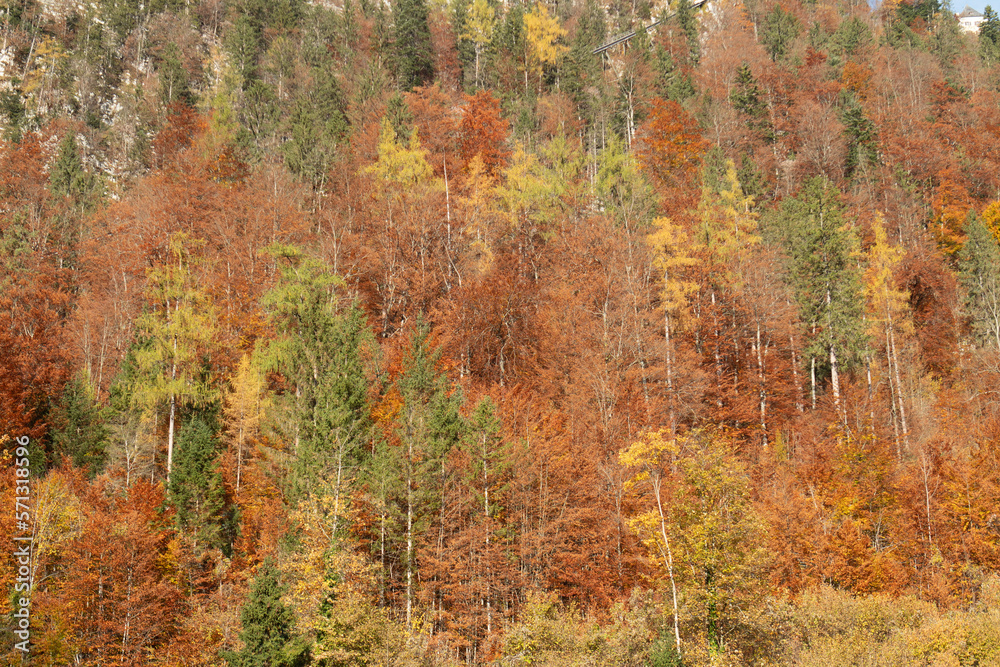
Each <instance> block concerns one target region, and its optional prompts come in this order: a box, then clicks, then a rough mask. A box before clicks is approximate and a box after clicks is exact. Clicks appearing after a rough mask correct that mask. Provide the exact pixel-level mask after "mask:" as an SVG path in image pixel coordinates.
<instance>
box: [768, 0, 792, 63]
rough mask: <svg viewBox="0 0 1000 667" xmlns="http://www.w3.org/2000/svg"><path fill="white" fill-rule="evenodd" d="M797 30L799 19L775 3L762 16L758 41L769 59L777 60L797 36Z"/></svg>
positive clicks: (783, 55)
mask: <svg viewBox="0 0 1000 667" xmlns="http://www.w3.org/2000/svg"><path fill="white" fill-rule="evenodd" d="M799 31H800V27H799V21H798V19H797V18H795V15H794V14H792V13H790V12H788V11H785V9H784V8H783V7H782V6H781V5H775V6H774V9H772V10H771V11H770V12H768V14H767V16H765V17H764V24H763V25H762V26H761V34H760V43H761V44H762V45H763V46H764V48H765V49H766V50H767V53H768V55H770V56H771V60H774V61H777V60H780V59H782V58H784V57H785V53H787V51H788V47H789V46H790V45H791V42H792V40H793V39H795V38H796V37H798V36H799Z"/></svg>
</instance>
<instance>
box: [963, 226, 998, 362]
mask: <svg viewBox="0 0 1000 667" xmlns="http://www.w3.org/2000/svg"><path fill="white" fill-rule="evenodd" d="M965 232H966V234H967V235H968V239H967V240H966V242H965V245H964V246H963V247H962V250H961V252H960V253H959V278H960V280H961V282H962V287H964V288H965V314H966V316H967V317H968V318H969V324H970V326H971V329H972V334H973V336H974V337H975V339H976V342H977V343H979V344H980V345H982V346H984V347H986V346H989V347H993V346H996V349H997V351H998V352H1000V245H998V243H997V239H996V237H994V236H993V234H991V233H990V230H988V229H987V228H986V226H985V225H983V223H982V222H980V221H979V220H978V219H976V218H975V216H970V220H969V222H968V223H967V225H966V230H965Z"/></svg>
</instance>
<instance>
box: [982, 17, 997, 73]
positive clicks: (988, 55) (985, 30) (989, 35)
mask: <svg viewBox="0 0 1000 667" xmlns="http://www.w3.org/2000/svg"><path fill="white" fill-rule="evenodd" d="M979 56H980V57H981V58H982V59H983V61H984V62H985V63H987V64H989V65H996V64H997V63H998V62H1000V18H997V13H996V12H995V11H993V7H991V6H990V5H986V9H984V10H983V22H982V23H980V24H979Z"/></svg>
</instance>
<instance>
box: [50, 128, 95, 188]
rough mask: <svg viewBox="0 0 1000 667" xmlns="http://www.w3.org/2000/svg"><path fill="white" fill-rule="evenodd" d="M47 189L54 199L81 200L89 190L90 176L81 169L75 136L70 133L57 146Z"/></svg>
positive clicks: (81, 163) (81, 162) (81, 164)
mask: <svg viewBox="0 0 1000 667" xmlns="http://www.w3.org/2000/svg"><path fill="white" fill-rule="evenodd" d="M49 187H50V188H51V190H52V194H53V195H55V196H56V197H72V198H73V199H81V198H82V197H84V196H85V195H87V194H88V193H89V192H90V190H91V179H90V175H89V174H88V173H87V172H86V171H84V169H83V161H82V160H81V159H80V150H79V149H78V148H77V146H76V135H75V134H74V133H72V132H69V133H67V134H66V136H65V137H63V140H62V142H60V144H59V155H58V157H56V161H55V164H53V165H52V170H51V171H50V172H49Z"/></svg>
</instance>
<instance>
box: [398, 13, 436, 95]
mask: <svg viewBox="0 0 1000 667" xmlns="http://www.w3.org/2000/svg"><path fill="white" fill-rule="evenodd" d="M427 16H428V12H427V3H426V0H396V2H395V3H394V4H393V9H392V20H393V31H392V38H393V54H394V64H395V66H396V80H397V81H398V82H399V87H400V88H402V89H403V90H412V89H413V88H414V87H416V86H422V85H424V84H427V83H430V82H431V81H432V80H433V79H434V47H433V46H432V45H431V30H430V26H429V25H428V24H427Z"/></svg>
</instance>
